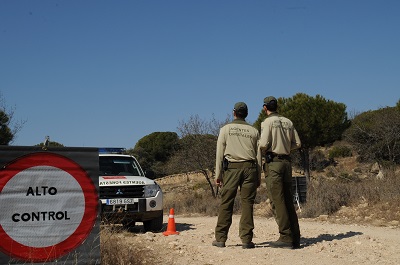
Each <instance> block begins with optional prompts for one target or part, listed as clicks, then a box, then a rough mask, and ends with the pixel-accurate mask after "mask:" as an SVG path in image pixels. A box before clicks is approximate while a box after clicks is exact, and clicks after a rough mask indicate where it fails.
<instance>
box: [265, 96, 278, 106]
mask: <svg viewBox="0 0 400 265" xmlns="http://www.w3.org/2000/svg"><path fill="white" fill-rule="evenodd" d="M273 100H275V101H276V102H278V101H277V100H276V98H275V97H273V96H269V97H266V98H264V104H268V103H270V102H271V101H273Z"/></svg>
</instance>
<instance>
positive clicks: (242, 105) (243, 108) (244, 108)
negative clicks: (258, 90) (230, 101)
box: [233, 102, 248, 113]
mask: <svg viewBox="0 0 400 265" xmlns="http://www.w3.org/2000/svg"><path fill="white" fill-rule="evenodd" d="M233 110H234V111H237V112H246V113H247V111H248V110H247V105H246V103H244V102H238V103H236V104H235V106H234V107H233Z"/></svg>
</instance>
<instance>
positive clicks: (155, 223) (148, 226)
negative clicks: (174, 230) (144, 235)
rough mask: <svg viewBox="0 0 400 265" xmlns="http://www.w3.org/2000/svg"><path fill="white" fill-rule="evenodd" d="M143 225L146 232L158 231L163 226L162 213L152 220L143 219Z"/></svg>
mask: <svg viewBox="0 0 400 265" xmlns="http://www.w3.org/2000/svg"><path fill="white" fill-rule="evenodd" d="M143 227H144V230H145V231H146V232H160V231H161V229H162V227H163V215H160V216H158V217H157V218H154V219H152V220H148V221H144V222H143Z"/></svg>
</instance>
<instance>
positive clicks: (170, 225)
mask: <svg viewBox="0 0 400 265" xmlns="http://www.w3.org/2000/svg"><path fill="white" fill-rule="evenodd" d="M174 215H175V211H174V208H171V209H170V210H169V218H168V227H167V231H165V232H163V235H164V236H169V235H179V232H176V228H175V217H174Z"/></svg>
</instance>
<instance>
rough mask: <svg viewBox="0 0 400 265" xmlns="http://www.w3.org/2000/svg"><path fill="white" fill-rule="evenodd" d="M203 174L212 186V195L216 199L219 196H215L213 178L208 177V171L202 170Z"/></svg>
mask: <svg viewBox="0 0 400 265" xmlns="http://www.w3.org/2000/svg"><path fill="white" fill-rule="evenodd" d="M201 173H203V175H204V177H205V178H206V180H207V182H208V185H209V186H210V190H211V195H212V196H213V198H216V197H217V195H216V194H215V191H214V186H213V184H212V182H211V178H210V177H209V176H208V173H207V171H206V170H201Z"/></svg>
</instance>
